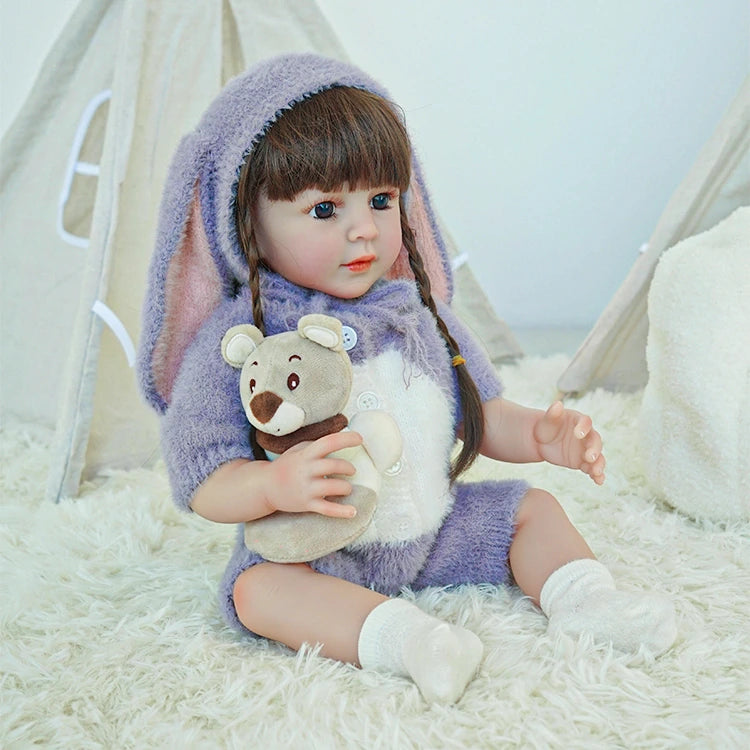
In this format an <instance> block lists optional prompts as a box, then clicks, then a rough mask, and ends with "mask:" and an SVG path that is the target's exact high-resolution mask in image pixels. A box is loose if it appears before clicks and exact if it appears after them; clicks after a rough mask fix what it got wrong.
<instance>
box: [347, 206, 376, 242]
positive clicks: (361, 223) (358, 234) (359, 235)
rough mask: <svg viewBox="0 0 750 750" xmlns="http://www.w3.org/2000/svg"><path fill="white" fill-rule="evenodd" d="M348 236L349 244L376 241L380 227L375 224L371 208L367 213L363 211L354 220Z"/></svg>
mask: <svg viewBox="0 0 750 750" xmlns="http://www.w3.org/2000/svg"><path fill="white" fill-rule="evenodd" d="M347 234H348V239H349V242H357V241H358V240H374V239H375V238H376V237H377V236H378V227H377V225H376V224H375V219H374V217H373V215H372V213H371V211H370V209H369V207H368V209H367V210H366V211H362V212H361V213H359V214H357V216H355V217H354V218H353V219H352V223H351V226H350V227H349V231H348V233H347Z"/></svg>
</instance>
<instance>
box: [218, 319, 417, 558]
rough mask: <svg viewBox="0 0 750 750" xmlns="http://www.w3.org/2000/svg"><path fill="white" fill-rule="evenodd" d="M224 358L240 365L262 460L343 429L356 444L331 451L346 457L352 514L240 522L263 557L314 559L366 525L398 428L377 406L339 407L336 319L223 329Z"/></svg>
mask: <svg viewBox="0 0 750 750" xmlns="http://www.w3.org/2000/svg"><path fill="white" fill-rule="evenodd" d="M221 353H222V356H223V357H224V360H225V361H226V362H227V363H228V364H230V365H231V366H232V367H235V368H238V369H241V373H240V386H239V391H240V398H241V399H242V405H243V408H244V410H245V414H246V415H247V418H248V420H249V421H250V423H251V424H252V425H253V427H254V428H255V430H256V436H257V442H258V444H259V445H260V446H261V447H262V448H263V449H264V450H265V451H266V455H267V456H268V458H269V459H270V460H273V459H274V458H275V457H277V456H278V455H280V454H281V453H283V452H284V451H286V450H288V449H289V448H291V447H292V446H293V445H296V444H298V443H300V442H302V441H309V440H316V439H317V438H319V437H322V436H323V435H327V434H330V433H332V432H338V431H340V430H342V429H345V428H346V427H347V425H348V426H349V428H350V429H352V430H355V431H357V432H359V433H360V434H361V435H362V438H363V444H362V445H359V446H356V447H354V448H349V449H346V450H343V451H338V452H337V453H335V454H333V455H335V456H337V457H341V458H345V459H347V460H348V461H350V462H351V463H352V464H353V465H354V467H355V469H356V473H355V474H354V476H353V477H347V478H348V479H349V480H350V481H351V483H352V492H351V495H349V496H348V497H345V498H340V500H341V502H345V503H347V504H350V505H353V506H354V507H355V508H356V509H357V514H356V515H355V516H354V517H353V518H331V517H328V516H322V515H320V514H318V513H285V512H282V511H277V512H276V513H272V514H271V515H269V516H265V517H263V518H259V519H257V520H255V521H250V522H248V523H246V524H245V544H246V545H247V547H248V549H251V550H253V551H255V552H257V553H258V554H260V555H262V556H263V557H264V558H265V559H266V560H270V561H271V562H303V561H308V560H315V559H317V558H319V557H322V556H323V555H327V554H328V553H330V552H333V551H334V550H337V549H341V548H342V547H345V546H346V545H347V544H350V543H351V542H353V541H354V540H355V539H357V538H358V537H359V536H361V535H362V534H363V533H364V531H365V529H366V528H367V527H368V526H369V525H370V522H371V521H372V517H373V514H374V512H375V507H376V505H377V497H378V492H379V490H380V484H381V478H382V474H383V473H384V472H385V471H386V470H387V469H389V468H390V467H392V466H393V465H394V464H395V463H396V462H397V461H398V460H399V458H400V456H401V450H402V442H401V433H400V431H399V429H398V426H397V425H396V422H395V421H394V420H393V418H392V417H391V416H390V415H389V414H387V413H386V412H384V411H380V410H368V411H362V412H358V413H357V414H355V415H354V417H353V418H352V419H351V422H349V420H348V419H347V417H346V416H344V414H343V411H344V409H345V407H346V404H347V401H348V400H349V395H350V392H351V387H352V365H351V361H350V360H349V355H348V354H347V353H346V351H345V350H344V346H343V333H342V325H341V322H340V321H339V320H337V319H336V318H332V317H330V316H328V315H305V316H303V317H302V318H300V320H299V322H298V324H297V330H296V331H288V332H286V333H279V334H276V335H275V336H264V335H263V334H262V333H261V331H260V330H259V329H258V328H256V327H255V326H253V325H238V326H233V327H232V328H230V329H229V330H228V331H227V332H226V334H225V335H224V338H223V339H222V342H221Z"/></svg>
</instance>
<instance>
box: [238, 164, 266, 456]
mask: <svg viewBox="0 0 750 750" xmlns="http://www.w3.org/2000/svg"><path fill="white" fill-rule="evenodd" d="M247 171H248V170H243V173H242V174H241V176H240V185H239V187H238V194H241V193H240V191H241V190H243V189H246V180H247V177H246V174H247ZM239 206H240V202H239V201H238V202H237V208H236V211H235V222H236V228H237V236H238V238H239V240H240V246H241V247H242V249H243V251H244V253H245V259H246V260H247V266H248V269H249V274H248V285H249V287H250V296H251V298H252V301H253V324H254V325H255V327H256V328H259V329H260V331H261V333H262V334H263V335H264V336H265V333H266V324H265V320H264V318H263V305H262V303H261V300H260V274H259V273H258V269H259V267H260V264H261V260H260V258H259V256H258V251H257V249H256V245H255V230H254V228H253V222H252V221H251V215H252V209H251V207H250V206H249V205H247V204H245V207H244V210H240V207H239ZM250 447H251V448H252V451H253V455H254V456H255V458H256V459H260V460H264V459H265V460H268V456H267V455H266V452H265V450H264V449H263V448H261V446H260V445H259V444H258V436H257V434H256V431H255V427H253V426H252V425H251V426H250Z"/></svg>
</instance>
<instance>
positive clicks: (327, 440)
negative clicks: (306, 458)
mask: <svg viewBox="0 0 750 750" xmlns="http://www.w3.org/2000/svg"><path fill="white" fill-rule="evenodd" d="M357 445H362V436H361V435H360V434H359V433H358V432H354V430H342V431H341V432H333V433H331V434H330V435H324V436H323V437H321V438H318V439H317V440H316V441H315V442H314V443H313V446H314V449H315V452H316V453H317V455H319V456H321V457H322V456H326V455H328V454H329V453H335V452H336V451H340V450H343V449H344V448H354V447H355V446H357Z"/></svg>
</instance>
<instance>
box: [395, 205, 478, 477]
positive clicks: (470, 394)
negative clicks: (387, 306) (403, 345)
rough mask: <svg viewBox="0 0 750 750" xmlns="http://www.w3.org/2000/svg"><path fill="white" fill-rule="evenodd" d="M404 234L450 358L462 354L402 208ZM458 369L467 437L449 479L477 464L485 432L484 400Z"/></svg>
mask: <svg viewBox="0 0 750 750" xmlns="http://www.w3.org/2000/svg"><path fill="white" fill-rule="evenodd" d="M401 235H402V237H403V242H404V247H405V248H406V250H407V252H408V254H409V265H410V266H411V270H412V272H413V273H414V278H415V279H416V281H417V287H418V288H419V295H420V297H421V298H422V302H423V303H424V305H425V307H427V309H428V310H429V311H430V312H431V313H432V314H433V316H434V317H435V321H436V322H437V326H438V330H439V331H440V334H441V336H442V337H443V339H444V340H445V343H446V344H447V345H448V351H449V352H450V355H451V357H455V356H456V355H458V354H459V350H458V344H457V343H456V340H455V339H454V338H453V336H452V335H451V333H450V331H449V330H448V326H446V325H445V321H444V320H443V319H442V318H441V317H440V314H439V313H438V311H437V306H436V305H435V300H434V298H433V296H432V289H431V284H430V277H429V276H428V275H427V270H426V269H425V267H424V263H423V261H422V256H421V255H420V254H419V251H418V250H417V243H416V240H415V239H414V233H413V232H412V230H411V227H410V226H409V222H408V221H407V219H406V212H405V211H404V210H403V206H402V210H401ZM455 369H456V376H457V378H458V393H459V398H460V400H461V410H462V412H463V418H464V439H463V445H462V446H461V452H460V453H459V454H458V457H457V458H456V461H455V463H454V464H453V465H452V466H451V471H450V480H451V482H453V481H455V480H456V479H457V478H458V477H459V476H460V475H461V474H462V473H463V472H464V471H466V469H468V468H469V466H471V464H472V463H474V460H475V459H476V457H477V456H478V455H479V446H480V444H481V442H482V437H483V434H484V418H483V415H482V399H481V397H480V396H479V391H478V390H477V386H476V384H475V383H474V380H473V378H472V377H471V375H470V374H469V371H468V370H467V369H466V367H465V366H464V365H459V366H458V367H456V368H455Z"/></svg>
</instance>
